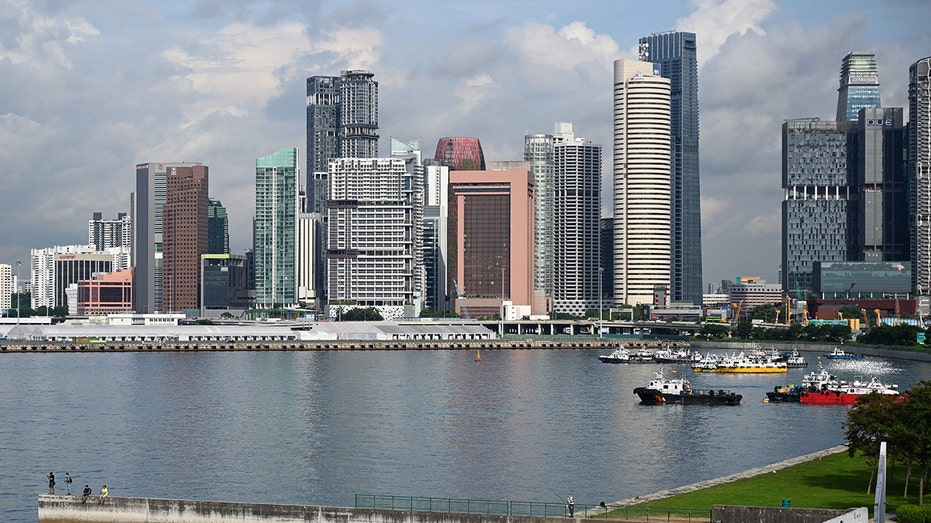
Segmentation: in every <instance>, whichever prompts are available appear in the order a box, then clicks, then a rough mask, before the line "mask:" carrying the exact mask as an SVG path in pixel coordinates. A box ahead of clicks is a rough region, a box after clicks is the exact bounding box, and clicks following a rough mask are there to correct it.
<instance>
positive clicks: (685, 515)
mask: <svg viewBox="0 0 931 523" xmlns="http://www.w3.org/2000/svg"><path fill="white" fill-rule="evenodd" d="M355 508H357V509H381V510H408V511H417V512H445V513H458V514H488V515H496V516H529V517H544V518H547V517H549V518H554V517H569V507H568V506H567V505H566V504H564V503H546V502H543V501H502V500H490V499H456V498H429V497H413V496H385V495H373V494H356V495H355ZM574 509H575V511H574V512H575V514H574V515H575V517H578V518H585V519H610V520H615V521H638V522H641V521H642V522H650V521H656V522H663V521H665V522H676V523H682V522H684V523H692V522H695V523H705V522H710V521H711V510H695V509H676V508H664V509H657V508H649V507H639V506H632V507H631V506H612V505H605V504H598V505H588V504H584V503H576V504H575V507H574Z"/></svg>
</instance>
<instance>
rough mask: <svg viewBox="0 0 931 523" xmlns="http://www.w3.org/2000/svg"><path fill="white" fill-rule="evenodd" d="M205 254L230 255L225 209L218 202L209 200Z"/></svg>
mask: <svg viewBox="0 0 931 523" xmlns="http://www.w3.org/2000/svg"><path fill="white" fill-rule="evenodd" d="M207 227H208V229H209V232H208V234H207V238H208V241H207V253H208V254H229V253H230V225H229V216H228V215H227V213H226V207H223V204H222V203H221V202H220V200H215V199H213V198H210V199H209V200H208V201H207Z"/></svg>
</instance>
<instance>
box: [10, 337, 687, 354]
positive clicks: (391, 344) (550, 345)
mask: <svg viewBox="0 0 931 523" xmlns="http://www.w3.org/2000/svg"><path fill="white" fill-rule="evenodd" d="M618 343H619V340H611V339H597V338H594V339H562V340H537V339H530V340H519V341H518V340H515V341H511V340H476V341H462V340H429V341H417V340H398V341H380V340H379V341H358V340H356V341H241V342H231V343H216V342H176V341H168V342H160V343H138V342H137V343H134V342H109V343H55V342H26V343H12V342H10V343H3V344H2V345H0V353H22V352H197V351H224V352H225V351H229V352H234V351H326V350H467V351H475V350H480V349H485V350H496V349H603V350H608V349H612V350H613V349H614V347H616V346H617V344H618ZM623 343H624V345H625V346H627V347H629V348H632V349H637V348H649V349H658V348H661V347H665V346H666V345H671V346H673V347H687V346H688V342H673V343H669V342H667V341H660V340H630V339H624V340H623Z"/></svg>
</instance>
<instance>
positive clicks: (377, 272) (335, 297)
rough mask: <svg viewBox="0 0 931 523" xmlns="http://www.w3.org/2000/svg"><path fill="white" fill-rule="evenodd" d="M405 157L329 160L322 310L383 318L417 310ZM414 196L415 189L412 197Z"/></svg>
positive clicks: (410, 179) (411, 186)
mask: <svg viewBox="0 0 931 523" xmlns="http://www.w3.org/2000/svg"><path fill="white" fill-rule="evenodd" d="M415 172H416V170H415V160H414V159H413V158H399V157H395V158H338V159H335V160H331V161H330V199H329V201H328V203H327V214H328V215H329V217H328V219H327V226H328V231H327V278H328V279H329V285H328V288H329V297H328V302H329V311H328V312H329V315H330V316H331V317H336V316H337V315H338V314H339V312H340V311H342V310H344V309H346V308H366V307H375V308H376V309H377V310H378V311H379V313H380V314H381V315H382V316H383V317H385V318H396V317H402V316H407V315H415V316H416V315H417V314H419V311H418V310H415V309H416V308H417V307H418V306H419V305H420V304H422V301H423V288H422V286H419V285H421V283H420V282H419V281H418V280H419V278H418V274H420V273H422V267H417V266H416V261H415V260H416V257H417V252H416V251H418V250H420V248H421V245H420V244H418V240H417V239H418V238H419V236H420V235H419V231H418V229H419V228H420V226H421V223H420V222H419V221H418V220H417V219H415V215H419V214H420V211H417V210H416V209H415V207H417V206H420V205H422V200H420V201H418V198H417V196H418V194H417V185H418V184H417V182H416V181H415V180H414V178H415ZM419 196H420V197H421V198H422V194H421V195H419Z"/></svg>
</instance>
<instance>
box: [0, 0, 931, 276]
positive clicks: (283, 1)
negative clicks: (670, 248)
mask: <svg viewBox="0 0 931 523" xmlns="http://www.w3.org/2000/svg"><path fill="white" fill-rule="evenodd" d="M115 5H116V6H118V7H114V6H115ZM929 19H931V2H927V1H926V0H887V1H883V2H877V1H875V0H819V1H817V2H812V1H811V0H662V1H654V2H633V1H627V0H603V1H594V0H576V1H565V0H562V1H551V0H535V1H523V0H520V1H507V0H469V1H465V2H445V1H436V0H410V1H407V0H405V1H402V2H388V1H377V0H359V1H328V0H317V1H314V0H265V1H251V0H159V1H156V0H121V1H120V2H118V3H115V4H114V3H113V2H110V1H105V0H0V187H2V188H0V223H2V227H0V231H2V232H0V263H8V264H13V265H14V271H15V263H16V261H17V260H21V261H22V262H23V265H24V267H23V268H22V269H21V270H22V272H21V273H20V276H21V278H23V279H27V278H28V277H29V275H28V269H26V267H28V262H29V252H30V249H35V248H45V247H51V246H54V245H70V244H83V243H85V242H86V239H87V221H88V220H89V219H90V218H91V215H92V213H93V212H102V213H103V216H104V217H105V218H115V217H116V215H117V213H118V212H129V201H130V193H131V192H133V191H134V190H135V165H136V164H137V163H144V162H170V161H198V162H203V163H204V164H205V165H207V166H209V169H210V181H209V184H210V190H209V192H210V196H211V197H212V198H217V199H219V200H220V201H221V202H222V203H223V205H224V206H225V207H227V209H228V210H229V216H230V248H231V251H232V252H233V253H234V254H242V253H243V252H244V251H245V250H246V249H247V248H251V223H252V216H253V213H254V208H255V185H254V180H255V159H256V158H257V157H260V156H264V155H267V154H270V153H272V152H274V151H277V150H279V149H282V148H285V147H299V148H300V150H301V151H302V152H301V153H300V154H301V156H302V157H303V150H304V148H305V144H306V126H305V116H306V113H305V104H306V100H305V95H306V93H305V83H306V78H307V77H308V76H313V75H339V73H340V72H341V71H343V70H347V69H366V70H369V71H371V72H373V73H374V74H375V79H376V80H377V81H378V82H379V127H380V136H381V140H380V153H381V155H382V156H386V155H387V154H388V150H389V149H388V148H389V140H390V137H392V136H393V137H396V138H399V139H402V140H405V141H407V140H411V139H415V138H421V139H422V140H423V148H424V155H425V156H432V154H433V152H434V150H435V148H436V143H437V140H438V139H439V138H441V137H444V136H476V137H478V138H479V139H480V140H481V142H482V147H483V149H484V152H485V158H486V160H520V159H521V158H522V148H523V139H524V135H526V134H532V133H549V132H552V130H553V126H554V124H555V122H572V123H573V125H574V130H575V133H576V135H577V136H582V137H585V138H587V139H589V140H591V141H592V142H594V143H596V144H600V145H602V146H603V148H604V149H603V164H604V165H605V172H604V174H603V176H604V182H603V187H605V188H606V189H607V188H609V187H610V185H611V184H610V177H611V171H610V166H611V157H612V151H611V143H612V138H611V133H612V125H613V124H612V92H613V86H612V81H613V61H614V60H617V59H621V58H626V59H635V58H636V47H637V41H638V39H639V38H640V37H641V36H646V35H649V34H650V33H652V32H662V31H668V30H680V31H690V32H694V33H696V35H697V46H698V61H699V106H700V128H701V130H700V136H701V138H700V155H701V206H702V244H703V264H704V271H703V272H704V275H703V280H704V282H705V283H706V285H705V287H704V290H705V291H707V290H708V284H712V283H713V284H715V285H717V284H718V283H719V282H720V281H721V280H723V279H728V280H733V279H734V278H735V277H737V276H750V275H754V276H761V277H763V278H765V279H766V280H768V281H770V282H776V281H777V277H778V270H779V263H780V244H781V232H780V228H781V217H780V216H781V207H780V205H781V201H782V199H783V190H782V188H781V187H780V183H781V168H782V167H781V125H782V122H783V121H785V120H786V119H791V118H802V117H820V118H821V119H822V120H833V119H834V115H835V110H836V104H837V88H838V77H839V71H840V64H841V60H842V58H843V57H844V56H845V55H846V54H847V53H849V52H851V51H873V52H875V53H876V56H877V60H878V63H879V71H880V83H881V87H880V89H881V94H882V102H883V105H884V106H886V107H905V108H906V115H907V112H908V109H907V99H908V98H907V97H908V67H909V65H910V64H912V63H914V62H915V61H916V60H918V59H919V58H923V57H926V56H929V55H931V30H929V29H928V28H927V21H928V20H929ZM302 163H303V160H302ZM302 167H303V165H302ZM604 201H605V202H606V203H605V207H604V209H603V212H608V211H609V210H610V209H609V208H608V207H607V205H609V203H607V202H609V201H610V198H608V196H607V195H606V196H605V198H604Z"/></svg>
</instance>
